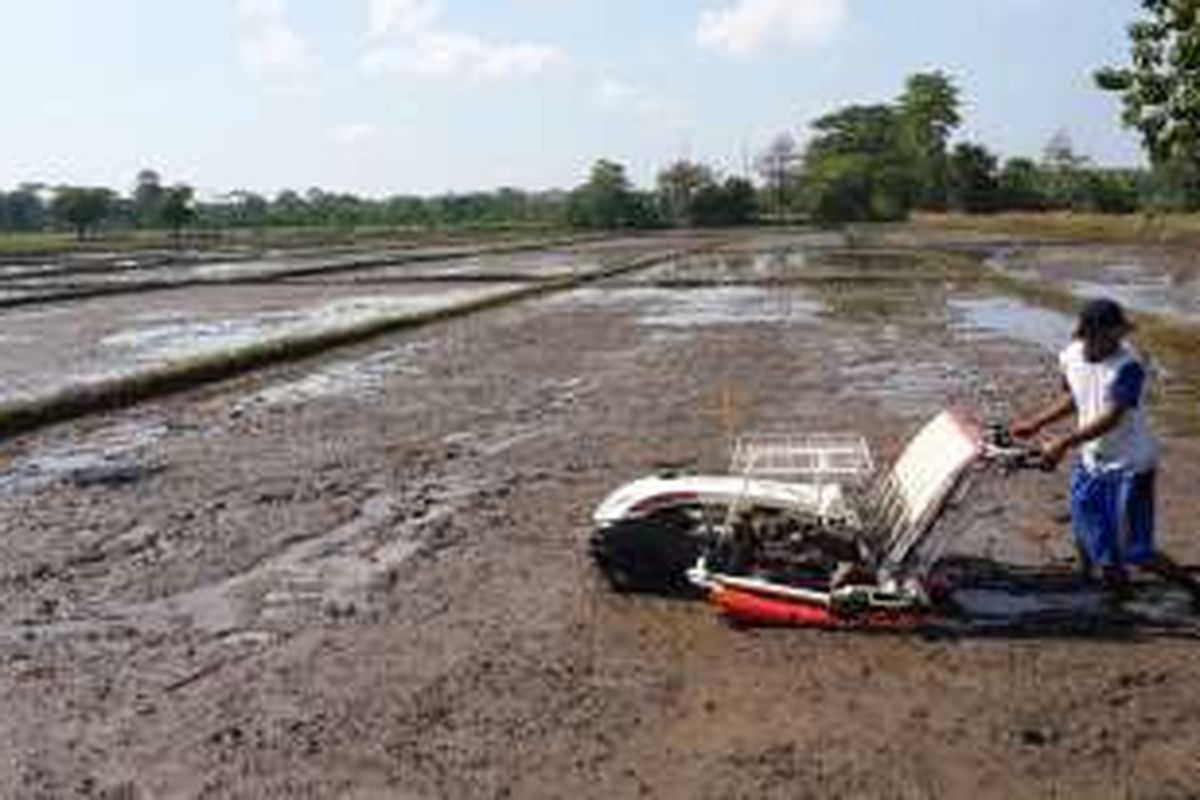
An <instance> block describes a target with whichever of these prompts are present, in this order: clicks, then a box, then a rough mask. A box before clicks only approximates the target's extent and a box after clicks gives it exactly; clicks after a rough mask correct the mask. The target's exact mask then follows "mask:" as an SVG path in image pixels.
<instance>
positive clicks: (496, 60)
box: [363, 32, 568, 81]
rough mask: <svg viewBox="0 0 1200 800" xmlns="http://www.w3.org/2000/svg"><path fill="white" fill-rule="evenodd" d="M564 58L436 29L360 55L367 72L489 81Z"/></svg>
mask: <svg viewBox="0 0 1200 800" xmlns="http://www.w3.org/2000/svg"><path fill="white" fill-rule="evenodd" d="M567 61H568V58H567V55H566V54H565V53H564V52H562V51H561V50H559V49H558V48H555V47H549V46H546V45H537V44H526V43H514V44H507V43H490V42H485V41H483V40H482V39H480V38H478V37H476V36H472V35H470V34H465V33H452V32H440V33H427V34H421V35H420V36H417V37H415V38H413V39H412V40H411V41H408V42H405V43H404V44H402V45H400V46H395V47H386V48H377V49H375V50H372V51H371V52H369V53H367V55H366V56H365V57H364V58H363V66H364V68H366V69H367V70H368V71H370V72H386V73H409V74H415V75H423V76H427V77H457V76H463V77H467V78H471V79H474V80H481V81H493V80H502V79H505V78H512V77H519V76H522V75H534V74H537V73H539V72H542V71H544V70H546V69H547V68H549V67H552V66H555V65H559V64H565V63H567Z"/></svg>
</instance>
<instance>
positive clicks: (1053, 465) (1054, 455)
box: [1042, 438, 1071, 469]
mask: <svg viewBox="0 0 1200 800" xmlns="http://www.w3.org/2000/svg"><path fill="white" fill-rule="evenodd" d="M1069 452H1071V440H1070V439H1069V438H1062V439H1055V440H1053V441H1051V442H1050V443H1049V444H1046V445H1044V446H1043V447H1042V458H1044V459H1045V460H1046V467H1047V468H1049V469H1057V468H1058V465H1059V464H1061V463H1062V462H1063V459H1064V458H1066V457H1067V453H1069Z"/></svg>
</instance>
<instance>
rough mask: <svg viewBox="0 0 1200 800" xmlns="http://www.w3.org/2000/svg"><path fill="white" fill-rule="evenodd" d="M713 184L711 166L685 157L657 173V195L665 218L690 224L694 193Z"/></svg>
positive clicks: (678, 222) (713, 177)
mask: <svg viewBox="0 0 1200 800" xmlns="http://www.w3.org/2000/svg"><path fill="white" fill-rule="evenodd" d="M715 184H716V177H715V176H714V175H713V171H712V169H711V168H709V167H707V166H705V165H704V164H697V163H696V162H694V161H688V160H687V159H680V160H679V161H676V162H675V163H674V164H671V165H670V166H669V167H667V168H666V169H664V170H663V171H662V172H660V173H658V195H659V198H660V199H661V202H662V207H663V208H664V209H665V211H666V215H667V218H668V219H669V220H670V221H671V222H672V223H674V224H676V225H689V224H691V223H692V222H693V219H692V203H693V201H694V200H695V198H696V195H697V194H698V193H699V192H700V191H701V190H703V189H705V188H706V187H711V186H713V185H715Z"/></svg>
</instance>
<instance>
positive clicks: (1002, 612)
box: [952, 584, 1200, 627]
mask: <svg viewBox="0 0 1200 800" xmlns="http://www.w3.org/2000/svg"><path fill="white" fill-rule="evenodd" d="M952 598H953V601H954V603H955V605H957V606H958V608H959V610H960V611H961V613H962V614H963V615H964V616H965V617H966V618H967V619H968V620H970V621H971V622H973V623H978V624H981V625H984V626H986V625H989V624H991V625H998V626H1005V625H1020V624H1034V625H1036V624H1037V623H1046V624H1065V625H1086V624H1088V623H1091V624H1094V625H1105V624H1107V625H1119V624H1126V625H1130V624H1133V625H1137V624H1140V625H1158V626H1169V627H1192V626H1194V625H1196V623H1197V622H1200V620H1198V619H1197V616H1196V612H1195V611H1194V610H1193V607H1192V601H1191V596H1190V595H1189V594H1188V593H1187V591H1185V590H1183V589H1180V588H1177V587H1173V586H1170V585H1167V584H1146V585H1141V586H1137V587H1135V588H1134V589H1133V592H1132V595H1131V596H1130V597H1128V598H1125V599H1122V600H1120V601H1117V600H1116V599H1114V598H1113V596H1112V595H1111V594H1110V593H1109V592H1106V591H1104V590H1103V589H1101V588H1099V587H1095V586H1082V585H1080V586H1075V587H1064V588H1060V589H1054V590H1044V591H1037V590H1034V589H1029V588H1005V587H1002V586H994V587H984V588H964V589H958V590H955V591H954V592H953V594H952Z"/></svg>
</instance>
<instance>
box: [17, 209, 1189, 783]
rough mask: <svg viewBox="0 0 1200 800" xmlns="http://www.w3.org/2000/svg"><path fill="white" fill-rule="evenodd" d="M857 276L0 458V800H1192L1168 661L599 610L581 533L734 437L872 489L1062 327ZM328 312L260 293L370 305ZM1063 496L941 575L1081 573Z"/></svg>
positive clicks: (582, 309)
mask: <svg viewBox="0 0 1200 800" xmlns="http://www.w3.org/2000/svg"><path fill="white" fill-rule="evenodd" d="M712 243H713V242H711V241H708V242H706V244H709V245H711V244H712ZM681 244H686V242H681V241H680V239H679V238H677V237H676V238H672V239H671V240H670V241H669V242H663V241H653V240H651V241H645V242H629V241H622V242H619V243H613V244H612V245H611V250H612V251H613V253H619V257H620V258H625V257H628V256H630V255H632V254H635V253H637V252H644V253H651V252H659V251H661V250H662V249H663V248H664V245H669V246H670V247H672V248H675V247H678V246H680V245H681ZM845 244H846V243H845V242H844V241H843V240H842V239H841V238H840V237H836V236H833V237H831V236H829V235H827V234H820V235H817V234H790V235H786V236H785V235H782V234H780V233H778V232H775V233H771V234H769V235H765V236H759V237H756V236H753V235H743V236H741V237H740V238H735V239H732V240H730V241H728V242H727V243H726V249H725V251H724V252H721V253H715V254H707V255H697V256H693V257H690V258H688V259H686V260H684V261H681V262H679V263H668V264H664V265H659V266H655V267H651V268H649V269H647V270H646V271H644V272H640V273H636V274H629V275H624V276H622V277H620V278H614V279H612V280H609V281H605V282H600V283H594V284H591V285H588V286H586V287H583V288H579V289H576V290H572V291H563V292H559V293H555V294H551V295H547V296H544V297H541V298H538V299H536V300H526V301H523V302H520V303H518V304H515V305H511V306H508V307H504V308H498V309H492V310H488V311H485V312H481V313H479V314H474V315H470V316H467V317H463V318H458V319H453V320H448V321H444V322H439V323H435V324H432V325H428V326H425V327H421V328H418V329H415V330H411V331H407V332H405V333H402V334H396V335H392V336H387V337H382V338H378V339H375V340H372V341H370V342H366V343H364V344H361V345H358V346H355V347H350V348H343V349H340V350H337V351H334V352H330V353H328V354H327V355H325V356H322V357H320V358H315V359H310V360H308V361H304V362H299V363H294V364H290V365H286V366H280V367H277V368H273V369H270V370H265V371H260V372H258V373H256V374H254V375H252V376H249V377H245V378H241V379H238V380H235V381H227V382H225V383H221V384H217V385H213V386H210V387H207V388H204V389H198V390H193V391H191V392H188V393H185V394H180V395H176V396H173V397H170V398H165V399H162V400H158V401H154V402H149V403H144V404H141V405H140V406H138V407H136V408H134V409H130V410H127V411H124V412H120V413H113V414H108V415H103V416H95V417H90V418H87V419H82V420H79V421H77V422H74V423H71V424H67V425H60V426H57V427H55V428H51V429H47V430H44V431H41V432H39V433H36V434H31V435H27V436H25V437H22V438H20V439H17V440H14V441H8V442H5V443H4V449H3V457H4V464H3V469H2V470H0V520H2V521H0V526H2V531H0V704H2V706H3V708H4V714H3V716H2V717H0V796H3V797H6V798H7V797H13V798H34V797H38V798H41V797H45V798H56V797H97V798H98V797H107V798H159V797H214V798H215V797H297V798H300V797H311V798H316V797H321V798H323V797H351V798H376V797H378V798H385V797H386V798H396V797H400V798H442V797H447V798H460V797H462V798H473V797H522V798H524V797H546V798H551V797H554V798H557V797H564V796H576V797H607V798H611V797H620V798H623V797H639V796H646V797H670V798H730V797H745V798H760V797H780V798H785V797H786V798H803V797H813V798H817V797H821V798H825V797H844V798H860V797H886V798H895V797H901V798H909V797H911V798H926V797H947V798H950V797H963V796H974V797H978V798H992V797H995V798H1002V797H1003V798H1007V797H1113V798H1131V797H1132V798H1186V797H1195V796H1197V795H1198V794H1200V694H1197V692H1196V691H1195V686H1196V685H1197V681H1198V680H1200V658H1198V655H1200V650H1198V649H1197V648H1198V642H1197V641H1196V640H1195V639H1194V638H1193V637H1191V636H1184V635H1171V636H1167V635H1162V634H1161V633H1159V632H1156V631H1151V630H1127V631H1122V632H1120V634H1119V635H1118V634H1117V633H1113V632H1107V633H1105V634H1104V635H1100V634H1097V635H1092V636H1065V635H1061V634H1056V633H1054V632H1049V631H1048V632H1046V633H1044V634H1042V635H1029V636H1021V637H1016V636H988V637H971V636H956V637H929V636H913V635H866V634H852V633H841V634H834V633H822V632H816V631H796V630H790V631H781V630H741V629H734V628H731V627H730V626H728V625H726V624H724V623H722V622H721V621H720V620H719V619H718V618H717V617H716V616H715V615H714V613H713V612H712V610H711V609H709V608H707V607H705V606H704V605H701V604H693V603H686V602H678V601H666V600H658V599H650V598H634V597H624V596H617V595H614V594H613V593H611V592H610V591H608V590H607V589H606V588H605V587H604V586H602V585H601V582H600V581H599V579H598V578H597V576H596V575H595V574H594V572H593V570H592V568H591V567H590V565H589V563H588V560H587V558H586V556H585V542H586V539H587V536H588V533H589V516H590V512H591V510H592V509H593V508H594V507H595V505H596V503H597V502H598V501H599V500H600V499H601V498H602V497H603V496H604V495H605V493H606V492H607V491H608V490H610V489H611V488H613V487H615V486H616V485H618V484H620V483H621V482H623V481H626V480H628V479H631V478H633V477H635V476H638V475H641V474H644V473H646V472H649V471H652V470H654V469H656V468H660V467H663V466H666V465H669V466H672V467H675V468H681V467H682V468H686V469H695V470H719V469H721V468H722V467H723V466H724V464H725V462H726V459H727V449H728V444H729V438H730V436H731V435H732V434H734V433H736V432H738V431H742V430H747V429H763V428H769V429H790V430H807V431H814V430H817V431H821V430H834V431H837V430H857V431H861V432H862V433H863V434H865V435H866V436H867V437H868V438H869V439H870V440H871V442H872V443H873V445H874V447H875V450H876V455H877V457H879V459H880V460H881V461H884V462H886V461H887V460H888V459H889V458H890V457H892V456H894V454H895V453H896V452H897V451H898V449H899V448H900V447H901V446H902V445H903V442H904V440H905V438H906V437H907V436H908V435H909V434H911V433H912V432H913V431H914V430H915V429H916V428H917V427H919V426H920V424H921V422H922V421H923V420H924V419H926V418H928V417H930V416H932V415H933V414H935V413H936V412H937V411H938V410H940V409H941V408H943V407H946V406H948V405H964V406H969V407H972V408H975V409H978V410H980V412H981V413H983V414H986V415H989V416H998V415H1003V414H1005V413H1011V412H1012V410H1013V409H1014V408H1028V407H1029V406H1030V405H1031V404H1033V405H1036V404H1037V403H1038V402H1039V401H1040V400H1044V399H1045V397H1046V391H1047V388H1048V387H1053V385H1054V383H1053V378H1052V377H1051V374H1052V373H1051V370H1052V368H1053V360H1054V359H1053V354H1054V350H1055V348H1056V347H1058V346H1059V344H1060V343H1061V340H1062V338H1063V337H1064V336H1065V335H1066V334H1067V333H1068V332H1069V330H1070V319H1069V317H1067V316H1065V315H1064V314H1062V313H1061V312H1059V311H1055V310H1053V309H1051V308H1047V307H1041V306H1038V305H1036V304H1033V303H1032V302H1031V301H1029V300H1028V299H1020V298H1017V297H1011V296H1005V295H1003V294H1000V293H998V292H997V291H996V290H995V289H994V288H992V286H991V284H989V283H988V281H987V279H986V274H987V272H988V270H990V269H993V268H994V264H992V265H989V264H988V263H986V262H985V261H984V260H981V261H980V264H979V275H978V276H972V275H970V274H967V273H964V272H962V271H960V272H956V273H954V274H948V273H947V272H946V271H945V269H944V268H943V267H942V266H940V265H939V264H937V263H936V262H935V261H933V260H929V259H926V258H925V257H923V256H922V255H921V253H920V252H919V249H918V247H917V246H918V245H919V244H920V242H919V241H915V242H912V241H910V242H906V247H905V248H904V249H903V250H901V251H896V252H890V253H880V252H879V251H878V248H877V247H876V246H874V245H873V247H874V248H875V249H873V250H872V251H871V252H869V253H868V252H857V251H848V250H846V249H845V247H844V245H845ZM937 244H938V245H939V246H944V245H945V244H946V243H945V242H943V241H939V242H938V243H937ZM1010 245H1011V243H1010ZM972 246H980V245H979V244H978V242H977V241H973V242H972ZM992 246H993V245H991V244H989V245H987V248H991V247H992ZM596 247H598V248H600V249H601V250H604V249H605V247H604V246H601V245H597V246H596ZM1002 252H1007V251H1002V250H1001V249H1000V246H999V245H996V250H995V251H994V252H991V251H990V250H989V252H988V253H984V255H985V256H986V255H989V254H990V255H991V256H992V257H993V258H1000V257H1002ZM1029 252H1033V253H1034V255H1032V256H1030V255H1029ZM1143 256H1144V258H1145V260H1146V262H1147V263H1149V264H1151V265H1153V264H1158V263H1160V261H1159V260H1158V258H1157V255H1156V254H1155V253H1146V254H1143ZM614 257H616V256H614ZM1024 257H1025V258H1027V259H1029V258H1032V259H1034V260H1035V261H1036V259H1037V256H1036V251H1027V252H1026V254H1025V256H1024ZM1090 257H1091V256H1090V255H1089V254H1087V253H1086V252H1084V251H1082V250H1073V251H1072V258H1074V259H1077V260H1082V259H1085V258H1090ZM1176 257H1178V258H1180V259H1183V258H1184V257H1183V256H1176ZM604 258H607V256H603V257H601V256H597V255H596V254H595V253H591V254H578V255H573V256H567V257H563V256H561V255H553V254H545V253H543V254H536V253H535V254H531V255H529V256H528V257H527V258H521V259H517V260H516V261H511V260H508V259H509V257H507V256H506V257H505V259H506V260H505V262H504V263H503V264H499V263H497V273H498V274H503V275H508V274H510V273H513V272H515V271H518V270H527V274H529V275H531V276H532V277H533V279H537V278H539V277H541V276H544V275H546V274H553V275H558V274H560V273H559V270H560V269H567V270H574V269H576V268H577V266H576V262H579V263H580V264H584V265H586V264H588V263H591V262H592V261H594V260H596V259H600V260H602V261H603V260H604ZM1097 258H1099V256H1097ZM1100 260H1101V261H1103V263H1104V264H1108V263H1109V262H1108V261H1106V260H1104V259H1100ZM517 262H519V263H517ZM1039 263H1040V262H1039ZM482 268H486V265H484V267H482ZM579 268H584V267H579ZM1038 268H1040V267H1038V266H1037V264H1034V266H1032V267H1030V269H1032V270H1034V271H1036V269H1038ZM388 269H390V268H384V272H383V273H381V274H382V275H383V276H385V277H386V278H387V280H381V281H380V282H381V283H388V285H389V286H390V285H391V284H392V283H393V282H394V280H395V278H396V277H397V276H396V275H394V274H389V272H388ZM1046 269H1049V267H1046ZM1164 269H1166V267H1164ZM1151 271H1152V270H1151ZM393 272H394V270H393ZM1048 274H1049V273H1048ZM1142 274H1143V273H1141V272H1139V273H1138V279H1139V280H1140V276H1141V275H1142ZM347 277H348V279H349V282H351V283H360V282H362V281H370V280H371V276H370V275H369V274H360V273H354V274H353V275H350V276H347ZM1049 279H1050V278H1049V277H1048V278H1047V280H1049ZM320 282H321V281H320V280H316V279H308V280H306V281H305V284H304V285H303V286H295V285H292V284H287V285H280V286H266V287H264V286H256V287H255V288H254V290H253V293H252V294H253V296H254V297H268V296H269V295H270V293H271V292H278V295H276V296H275V297H274V299H275V300H278V301H280V302H283V299H286V298H288V297H293V296H294V295H293V294H292V293H295V292H310V291H317V292H319V291H323V290H328V291H331V292H334V295H330V296H336V293H337V292H346V291H357V290H354V289H353V288H351V289H346V288H344V287H340V286H328V287H325V288H324V289H322V287H319V286H313V285H312V284H313V283H320ZM418 283H419V282H414V283H413V286H414V287H415V286H416V285H417V284H418ZM412 291H418V290H417V289H415V288H413V289H412ZM260 293H262V294H260ZM170 294H172V295H173V296H178V297H187V296H188V294H187V290H183V291H182V292H181V293H170ZM250 296H251V295H246V297H250ZM199 297H200V296H199V295H198V296H197V298H199ZM304 297H305V298H307V297H308V295H307V294H305V295H304ZM137 302H139V303H142V304H146V307H147V308H150V307H152V305H153V304H154V303H157V302H162V300H161V298H158V297H157V295H155V294H154V293H151V294H147V295H144V296H141V298H140V299H139V300H138V301H137ZM172 302H175V301H172ZM238 302H249V301H241V300H239V301H238ZM273 302H274V300H273ZM197 303H198V305H197V306H196V307H197V308H200V307H201V306H203V305H204V304H203V303H199V300H197ZM307 304H308V301H307V299H306V300H305V303H304V304H301V305H307ZM252 305H253V304H252ZM255 307H256V308H257V306H255ZM49 310H51V311H54V312H55V313H59V312H58V311H57V310H55V309H53V308H52V307H51V308H50V309H49ZM1154 310H1155V311H1157V312H1161V313H1164V314H1172V313H1174V311H1173V309H1172V308H1170V307H1163V308H1157V309H1154ZM10 314H12V315H15V314H16V312H15V311H9V312H4V315H2V316H0V335H6V334H8V332H9V331H8V329H7V328H6V325H7V324H8V322H7V321H8V320H15V319H17V317H16V316H11V317H10V316H9V315H10ZM102 318H104V315H98V316H97V319H98V320H100V319H102ZM114 319H115V317H114ZM110 322H111V321H110ZM97 324H98V325H99V323H97ZM100 327H103V326H100ZM81 330H83V329H81ZM88 330H91V329H88ZM96 330H100V328H96ZM95 335H99V334H95ZM92 336H93V335H92V334H88V337H85V338H89V337H92ZM6 352H8V353H9V355H8V356H6V368H7V364H8V362H9V361H11V360H16V359H20V358H22V357H24V358H26V359H27V360H28V361H29V362H31V363H32V362H36V361H37V360H38V359H37V357H36V353H35V354H32V355H31V354H30V353H26V354H25V355H24V356H20V355H18V353H19V351H17V350H12V349H10V348H6ZM43 368H45V366H44V365H43ZM50 371H52V370H50ZM1175 380H1176V381H1177V382H1182V384H1183V385H1190V386H1193V387H1194V386H1196V385H1197V381H1200V375H1190V374H1183V375H1176V376H1175ZM1165 431H1166V435H1165V445H1166V453H1165V463H1164V468H1163V470H1162V474H1161V476H1160V480H1161V493H1162V496H1161V501H1160V510H1161V522H1160V532H1161V541H1162V543H1163V544H1164V546H1165V547H1166V549H1168V550H1169V551H1170V552H1172V553H1173V554H1174V555H1176V556H1178V557H1179V558H1180V559H1181V560H1183V561H1185V562H1187V563H1198V562H1200V536H1197V531H1196V528H1195V516H1196V501H1195V486H1196V485H1197V482H1198V481H1200V440H1197V439H1195V438H1193V437H1191V436H1190V435H1189V434H1188V433H1186V429H1183V428H1166V429H1165ZM1065 489H1066V477H1065V475H1063V474H1059V475H1056V476H1044V475H1036V474H1028V475H1019V476H1016V477H1013V478H1011V479H1008V480H1005V481H1004V482H1002V483H998V484H996V485H994V486H990V487H989V489H988V491H986V492H984V493H983V494H981V495H980V496H978V497H976V498H975V501H974V502H973V503H971V504H969V505H968V506H966V507H964V508H961V509H958V510H957V511H956V512H955V515H954V517H955V520H954V522H955V524H957V525H961V526H962V531H963V535H962V536H961V537H960V538H959V539H958V541H957V544H956V549H957V550H958V551H959V552H961V553H969V554H974V555H980V556H984V557H987V558H992V559H997V560H1000V561H1004V562H1009V563H1017V564H1028V565H1055V566H1060V567H1063V568H1066V567H1068V566H1069V564H1070V554H1071V547H1070V545H1069V541H1068V529H1067V523H1066V521H1065V519H1064V517H1063V511H1064V502H1065Z"/></svg>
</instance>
